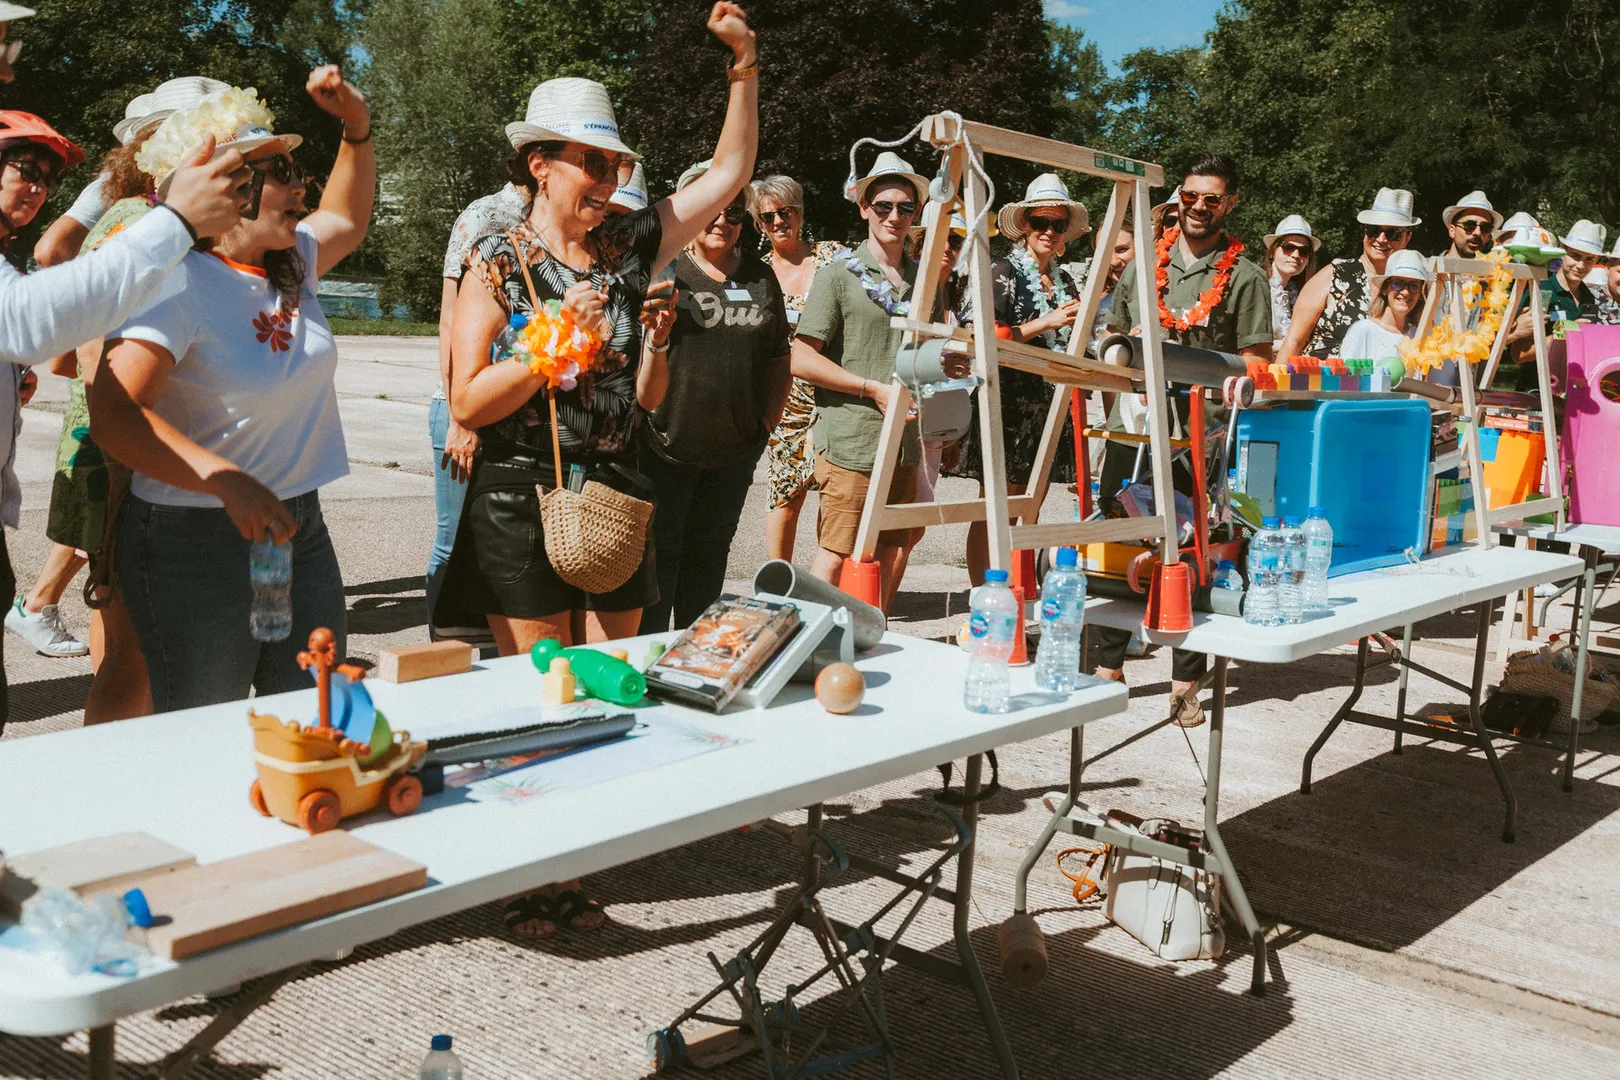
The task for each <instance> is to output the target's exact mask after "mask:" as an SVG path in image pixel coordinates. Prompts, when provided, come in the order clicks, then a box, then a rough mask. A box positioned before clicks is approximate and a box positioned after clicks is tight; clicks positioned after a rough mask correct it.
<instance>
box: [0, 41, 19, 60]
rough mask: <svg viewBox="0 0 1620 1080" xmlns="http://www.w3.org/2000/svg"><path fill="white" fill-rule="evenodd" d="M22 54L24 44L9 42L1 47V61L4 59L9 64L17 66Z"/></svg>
mask: <svg viewBox="0 0 1620 1080" xmlns="http://www.w3.org/2000/svg"><path fill="white" fill-rule="evenodd" d="M20 52H22V42H20V41H8V42H6V43H5V44H4V45H0V59H4V60H5V62H6V63H8V64H15V63H16V62H17V54H18V53H20Z"/></svg>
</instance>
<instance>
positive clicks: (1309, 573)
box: [1302, 506, 1333, 611]
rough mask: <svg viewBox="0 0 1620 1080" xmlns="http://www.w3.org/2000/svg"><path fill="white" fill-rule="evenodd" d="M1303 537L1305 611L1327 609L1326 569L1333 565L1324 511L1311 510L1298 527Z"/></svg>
mask: <svg viewBox="0 0 1620 1080" xmlns="http://www.w3.org/2000/svg"><path fill="white" fill-rule="evenodd" d="M1302 531H1303V532H1304V533H1305V610H1306V611H1326V610H1327V609H1328V584H1327V577H1328V567H1329V566H1331V565H1332V564H1333V526H1332V525H1330V524H1328V519H1327V511H1325V510H1323V509H1322V508H1321V507H1320V506H1313V507H1311V510H1310V513H1309V514H1308V515H1307V516H1306V518H1305V524H1304V526H1303V527H1302Z"/></svg>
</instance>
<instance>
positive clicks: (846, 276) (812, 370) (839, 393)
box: [792, 151, 928, 610]
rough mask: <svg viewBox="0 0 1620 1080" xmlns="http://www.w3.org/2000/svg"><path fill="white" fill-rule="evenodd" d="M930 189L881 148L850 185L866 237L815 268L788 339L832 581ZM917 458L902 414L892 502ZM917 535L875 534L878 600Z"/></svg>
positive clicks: (819, 532) (884, 392)
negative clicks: (913, 236) (809, 422)
mask: <svg viewBox="0 0 1620 1080" xmlns="http://www.w3.org/2000/svg"><path fill="white" fill-rule="evenodd" d="M927 190H928V181H927V180H926V179H924V178H923V177H922V176H919V175H918V174H917V173H915V172H913V171H912V168H911V165H910V163H909V162H907V161H906V160H905V159H903V158H901V157H900V156H899V155H897V154H894V153H891V152H889V151H884V152H883V153H881V154H879V155H878V158H877V162H876V163H875V164H874V165H873V166H872V170H871V172H869V173H867V175H866V176H865V177H864V178H863V179H861V180H859V181H858V182H856V183H855V184H854V185H853V186H852V188H851V192H850V195H851V198H852V200H853V201H854V202H855V203H856V205H858V206H859V207H860V209H861V217H862V218H863V219H865V221H866V242H865V243H863V244H861V245H860V246H859V247H857V248H856V249H855V250H854V251H853V252H849V253H846V254H845V255H844V256H843V257H840V258H836V259H834V260H833V261H832V262H831V263H829V264H827V265H826V266H823V267H822V268H821V269H820V270H818V271H816V276H815V280H814V282H813V283H812V284H811V286H810V295H809V296H808V297H807V298H806V299H805V304H804V311H803V312H802V313H801V314H800V316H799V325H798V327H797V329H796V336H795V338H794V341H793V358H792V367H793V374H794V375H796V376H798V377H799V378H801V379H803V380H804V381H805V382H808V383H809V384H811V385H812V386H814V387H815V388H816V407H817V409H819V410H820V418H819V419H818V420H817V421H816V426H815V430H814V432H813V436H814V441H815V449H816V486H817V488H818V489H819V490H820V495H819V496H818V499H819V502H818V510H817V516H816V536H817V544H818V545H819V546H818V548H817V550H816V554H815V558H814V559H813V560H812V561H811V564H810V572H811V573H812V574H814V575H815V576H816V577H818V578H820V579H821V580H823V581H826V582H830V583H832V584H834V585H836V584H837V583H838V578H839V574H840V573H841V571H842V569H843V563H844V559H845V558H846V557H848V556H851V555H853V554H855V534H856V532H857V531H858V530H859V528H860V523H861V512H862V510H864V509H865V506H866V489H867V487H868V486H869V485H870V484H871V481H872V465H873V462H874V461H875V460H876V458H877V446H878V437H879V435H881V434H882V430H883V414H884V412H885V411H886V410H887V409H888V407H889V398H890V394H891V392H892V387H893V385H894V354H895V352H896V350H898V349H899V347H900V339H901V334H900V332H899V331H898V330H895V329H893V328H892V327H891V326H890V325H889V320H890V318H891V317H892V316H893V315H899V314H906V313H907V312H908V311H909V307H908V301H909V297H910V295H911V288H912V285H913V283H914V282H915V280H916V276H917V264H916V263H915V262H913V261H912V260H910V259H907V258H906V256H905V243H906V236H907V233H908V231H909V230H910V228H911V223H912V222H913V221H914V220H916V217H917V213H918V208H919V206H920V205H921V200H922V198H923V196H924V194H925V193H926V192H927ZM921 460H922V443H921V441H920V440H919V439H918V436H917V428H916V425H915V424H914V423H908V424H907V425H906V429H905V435H904V437H903V438H902V440H901V443H900V463H899V465H898V466H897V467H896V468H895V473H894V480H893V482H892V483H891V484H890V486H889V491H888V502H889V503H891V504H892V503H904V502H911V501H912V500H913V499H914V498H915V497H916V490H917V465H918V463H919V462H920V461H921ZM921 536H922V530H920V529H891V530H888V531H885V532H884V533H882V534H881V535H880V536H879V538H878V546H877V553H876V557H877V561H878V563H879V565H880V566H881V567H882V571H881V573H882V580H883V593H882V600H883V604H882V606H883V608H884V610H888V606H889V601H890V600H891V599H892V598H893V596H894V593H895V590H896V589H897V588H898V587H899V584H900V578H901V576H902V575H904V573H905V571H906V559H907V558H908V557H909V555H910V553H911V549H912V548H913V547H915V546H916V543H917V541H918V540H919V539H920V538H921Z"/></svg>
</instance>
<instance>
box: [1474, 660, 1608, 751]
mask: <svg viewBox="0 0 1620 1080" xmlns="http://www.w3.org/2000/svg"><path fill="white" fill-rule="evenodd" d="M1568 650H1569V646H1568V645H1557V646H1554V647H1553V648H1551V649H1546V648H1542V649H1534V650H1527V651H1525V652H1517V653H1514V654H1513V655H1512V656H1510V657H1508V662H1507V670H1506V672H1505V673H1504V674H1503V676H1502V689H1503V690H1506V691H1509V692H1510V693H1515V694H1534V695H1539V696H1541V697H1550V698H1554V699H1556V700H1557V702H1558V713H1557V715H1556V716H1555V717H1554V719H1553V722H1552V724H1551V725H1550V726H1549V727H1548V730H1549V731H1551V732H1553V733H1555V734H1556V733H1565V732H1568V731H1569V710H1570V706H1571V704H1572V703H1573V701H1574V698H1575V676H1574V675H1573V674H1570V673H1567V672H1564V671H1560V670H1558V668H1556V667H1554V666H1553V662H1552V661H1553V658H1554V657H1555V656H1556V655H1557V654H1559V653H1562V652H1567V651H1568ZM1586 667H1587V672H1588V674H1587V678H1586V687H1585V689H1584V690H1583V691H1582V692H1581V731H1582V732H1583V733H1584V732H1588V731H1591V730H1593V729H1594V728H1595V727H1596V725H1595V724H1593V723H1592V721H1593V719H1594V718H1595V717H1596V716H1597V715H1598V714H1599V713H1601V712H1603V711H1604V710H1605V709H1607V708H1608V707H1609V706H1610V705H1612V704H1613V703H1614V699H1615V694H1616V691H1617V690H1620V687H1616V686H1615V685H1614V684H1613V683H1607V682H1601V681H1599V680H1597V679H1594V678H1592V677H1591V674H1590V672H1591V668H1592V665H1591V660H1590V658H1588V660H1587V665H1586Z"/></svg>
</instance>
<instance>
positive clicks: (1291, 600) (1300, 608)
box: [1277, 517, 1305, 626]
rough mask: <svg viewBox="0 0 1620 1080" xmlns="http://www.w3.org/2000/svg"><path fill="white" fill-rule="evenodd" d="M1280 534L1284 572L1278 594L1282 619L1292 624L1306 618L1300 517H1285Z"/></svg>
mask: <svg viewBox="0 0 1620 1080" xmlns="http://www.w3.org/2000/svg"><path fill="white" fill-rule="evenodd" d="M1280 535H1281V538H1282V559H1283V574H1282V587H1281V588H1279V589H1278V590H1277V595H1278V597H1279V598H1280V599H1281V600H1282V616H1283V617H1282V621H1283V622H1284V623H1286V624H1287V625H1289V626H1292V625H1294V624H1295V623H1299V622H1303V621H1304V619H1305V533H1304V531H1303V530H1301V529H1300V527H1299V518H1297V517H1286V518H1283V523H1282V530H1281V533H1280Z"/></svg>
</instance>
